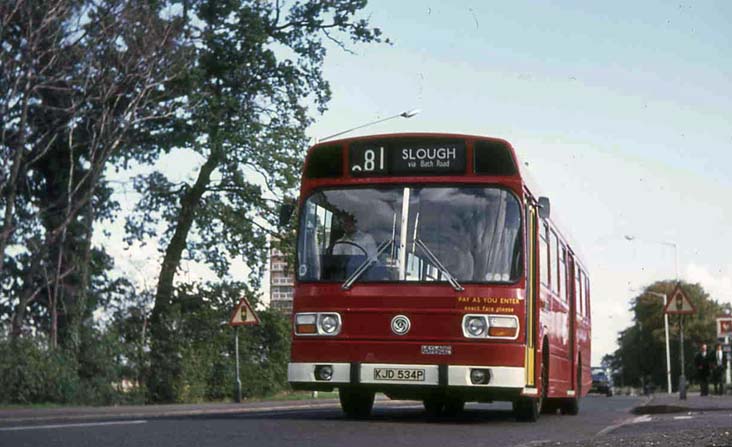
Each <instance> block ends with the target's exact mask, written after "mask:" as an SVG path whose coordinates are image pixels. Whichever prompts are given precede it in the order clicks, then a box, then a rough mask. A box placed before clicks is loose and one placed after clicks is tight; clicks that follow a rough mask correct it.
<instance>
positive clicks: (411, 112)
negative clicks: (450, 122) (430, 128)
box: [318, 109, 421, 142]
mask: <svg viewBox="0 0 732 447" xmlns="http://www.w3.org/2000/svg"><path fill="white" fill-rule="evenodd" d="M420 112H421V110H419V109H411V110H407V111H405V112H402V113H397V114H396V115H392V116H387V117H386V118H381V119H378V120H375V121H370V122H368V123H365V124H361V125H359V126H356V127H351V128H350V129H346V130H342V131H340V132H337V133H334V134H333V135H328V136H327V137H323V138H320V139H319V140H318V142H320V141H325V140H330V139H331V138H334V137H338V136H341V135H343V134H347V133H349V132H353V131H354V130H358V129H363V128H364V127H368V126H373V125H374V124H379V123H383V122H384V121H389V120H393V119H395V118H411V117H413V116H415V115H417V114H419V113H420Z"/></svg>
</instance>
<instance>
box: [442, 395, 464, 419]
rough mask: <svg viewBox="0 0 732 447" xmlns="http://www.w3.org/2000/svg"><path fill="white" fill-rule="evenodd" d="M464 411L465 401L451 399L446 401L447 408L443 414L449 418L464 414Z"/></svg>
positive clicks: (443, 410)
mask: <svg viewBox="0 0 732 447" xmlns="http://www.w3.org/2000/svg"><path fill="white" fill-rule="evenodd" d="M463 409H465V401H464V400H462V399H456V398H449V399H447V400H446V401H445V406H444V407H443V408H442V414H444V415H445V416H448V417H454V416H457V415H459V414H460V413H462V412H463Z"/></svg>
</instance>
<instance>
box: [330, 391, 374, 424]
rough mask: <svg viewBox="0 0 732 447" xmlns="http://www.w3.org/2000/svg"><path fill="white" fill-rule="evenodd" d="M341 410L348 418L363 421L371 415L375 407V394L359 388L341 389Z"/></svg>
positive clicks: (339, 395) (339, 393)
mask: <svg viewBox="0 0 732 447" xmlns="http://www.w3.org/2000/svg"><path fill="white" fill-rule="evenodd" d="M338 398H339V399H340V401H341V409H342V410H343V412H344V413H345V414H346V417H349V418H351V419H362V418H365V417H368V416H369V415H370V414H371V409H372V408H373V407H374V393H373V392H370V391H366V390H363V389H358V388H341V389H340V390H338Z"/></svg>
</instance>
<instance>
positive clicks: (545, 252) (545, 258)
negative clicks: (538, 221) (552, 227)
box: [539, 223, 551, 287]
mask: <svg viewBox="0 0 732 447" xmlns="http://www.w3.org/2000/svg"><path fill="white" fill-rule="evenodd" d="M540 233H541V234H540V236H541V242H540V244H539V259H540V262H541V283H542V284H544V285H545V286H547V287H549V286H550V284H551V279H550V275H549V239H548V235H549V227H548V226H547V224H546V223H544V224H542V227H541V231H540Z"/></svg>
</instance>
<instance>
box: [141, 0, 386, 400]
mask: <svg viewBox="0 0 732 447" xmlns="http://www.w3.org/2000/svg"><path fill="white" fill-rule="evenodd" d="M183 4H184V8H183V14H184V15H185V17H186V19H187V20H188V21H187V25H186V36H187V39H186V42H187V45H188V48H190V49H191V51H192V53H193V54H192V56H191V58H190V63H189V67H188V71H187V73H188V75H187V77H185V79H181V80H178V81H176V82H174V83H170V84H169V85H168V89H169V90H170V91H177V92H179V96H178V97H177V98H176V102H177V104H179V106H180V109H179V111H178V113H176V114H175V116H174V117H173V118H172V119H171V120H169V121H167V122H164V123H157V124H155V125H150V126H146V127H145V129H143V130H144V131H145V132H141V133H140V135H139V137H138V138H139V140H138V141H139V143H140V144H139V151H138V153H136V154H133V155H132V156H134V157H135V158H137V159H141V160H142V159H144V160H146V161H150V160H151V159H154V157H156V156H158V155H159V154H161V153H164V152H168V151H171V150H173V149H176V150H180V151H181V153H184V154H185V153H187V154H195V155H196V157H195V159H196V160H199V161H200V166H199V167H198V172H197V174H196V175H195V179H194V180H193V181H191V182H184V183H175V182H173V181H171V180H169V179H168V178H167V177H166V176H165V175H164V174H163V173H161V172H153V173H151V174H149V175H146V176H144V177H140V178H138V179H137V180H136V182H135V187H136V188H137V190H138V191H139V192H141V193H142V194H143V198H142V199H141V201H140V203H139V205H138V210H137V211H138V212H137V214H136V215H134V216H132V217H131V218H130V219H129V220H128V222H127V230H128V235H129V238H130V240H142V239H144V238H146V237H149V236H155V235H157V234H158V232H159V230H160V228H161V227H162V228H163V229H164V231H163V235H162V237H160V240H159V243H160V245H161V247H163V248H162V250H163V252H164V253H163V261H162V266H161V269H160V275H159V279H158V284H157V290H156V294H155V305H154V309H153V313H152V318H151V336H152V339H151V343H152V353H151V362H152V365H151V368H152V369H151V371H154V374H151V376H150V378H149V380H148V387H149V391H150V397H151V399H152V400H155V401H174V400H176V399H178V397H179V395H178V394H176V389H180V378H181V371H182V367H183V365H182V364H181V358H182V357H181V352H182V346H181V342H180V340H181V337H180V330H181V328H180V321H181V314H180V312H181V305H182V303H181V300H180V297H178V296H176V290H175V278H176V272H177V270H178V268H179V267H180V263H181V260H182V258H183V256H184V254H186V255H187V256H188V257H189V258H190V259H193V260H195V261H201V262H204V263H206V264H207V265H208V266H209V267H210V268H211V269H212V270H213V272H214V273H215V274H216V275H218V276H219V277H220V278H225V277H227V275H228V274H229V267H230V265H229V260H230V259H233V258H243V259H244V260H245V262H246V264H247V266H248V267H249V269H250V271H251V274H250V275H249V278H248V281H249V285H250V287H253V288H256V286H257V284H258V282H259V278H260V276H261V269H262V267H263V264H264V262H263V259H264V254H265V250H264V249H265V245H266V235H267V234H268V228H271V227H272V224H273V223H274V220H275V216H276V210H275V208H276V204H277V200H278V199H279V198H281V196H282V194H283V193H284V192H286V191H288V190H290V188H292V187H293V185H294V183H295V181H296V179H297V178H298V176H299V172H300V163H301V160H302V154H303V151H304V149H305V147H306V144H307V139H306V137H305V129H306V128H307V126H308V125H309V124H310V122H311V118H310V115H309V110H310V109H311V108H314V109H315V110H318V111H323V110H324V109H325V107H326V104H327V102H328V100H329V99H330V88H329V86H328V83H327V82H326V80H325V79H324V77H323V74H322V65H323V61H324V58H325V56H326V45H325V44H324V41H330V42H333V43H334V44H335V45H337V46H340V47H343V48H345V45H346V43H348V42H354V43H359V42H374V41H379V40H380V31H379V30H378V29H376V28H372V27H370V25H369V24H368V21H367V20H365V19H359V18H358V17H357V15H358V13H359V12H360V11H361V10H362V9H363V8H364V7H365V5H366V1H365V0H329V1H320V0H308V1H292V2H285V1H272V2H263V1H259V0H225V1H213V0H198V1H196V0H190V1H186V2H183Z"/></svg>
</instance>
